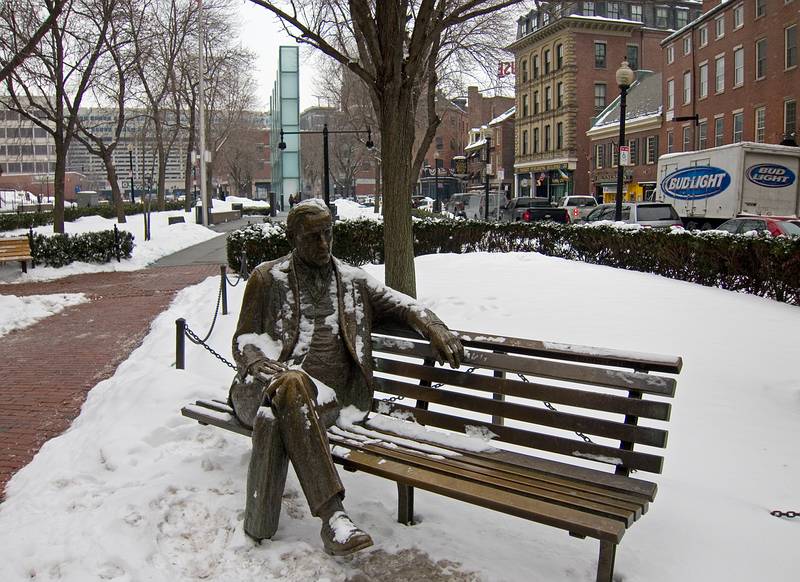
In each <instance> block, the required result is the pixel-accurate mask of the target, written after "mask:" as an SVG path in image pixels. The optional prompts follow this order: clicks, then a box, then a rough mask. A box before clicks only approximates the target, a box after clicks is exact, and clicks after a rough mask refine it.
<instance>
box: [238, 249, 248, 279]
mask: <svg viewBox="0 0 800 582" xmlns="http://www.w3.org/2000/svg"><path fill="white" fill-rule="evenodd" d="M239 276H240V277H241V278H242V279H244V280H245V281H247V278H248V277H249V276H250V273H248V272H247V251H246V250H244V249H242V260H241V262H240V263H239Z"/></svg>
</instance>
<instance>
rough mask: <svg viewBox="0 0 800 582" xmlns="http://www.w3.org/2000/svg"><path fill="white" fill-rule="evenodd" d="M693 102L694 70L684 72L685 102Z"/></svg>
mask: <svg viewBox="0 0 800 582" xmlns="http://www.w3.org/2000/svg"><path fill="white" fill-rule="evenodd" d="M691 102H692V72H691V71H686V72H685V73H684V74H683V104H684V105H688V104H689V103H691Z"/></svg>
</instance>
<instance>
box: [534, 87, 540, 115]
mask: <svg viewBox="0 0 800 582" xmlns="http://www.w3.org/2000/svg"><path fill="white" fill-rule="evenodd" d="M537 113H539V92H538V91H534V92H533V114H534V115H536V114H537Z"/></svg>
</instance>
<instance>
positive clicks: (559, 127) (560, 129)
mask: <svg viewBox="0 0 800 582" xmlns="http://www.w3.org/2000/svg"><path fill="white" fill-rule="evenodd" d="M563 147H564V124H563V123H562V122H560V121H559V122H558V123H557V124H556V149H557V150H560V149H563Z"/></svg>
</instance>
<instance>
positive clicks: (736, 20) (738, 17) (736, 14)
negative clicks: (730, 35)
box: [733, 4, 744, 30]
mask: <svg viewBox="0 0 800 582" xmlns="http://www.w3.org/2000/svg"><path fill="white" fill-rule="evenodd" d="M743 26H744V4H739V5H738V6H735V7H734V9H733V29H734V30H736V29H737V28H741V27H743Z"/></svg>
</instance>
